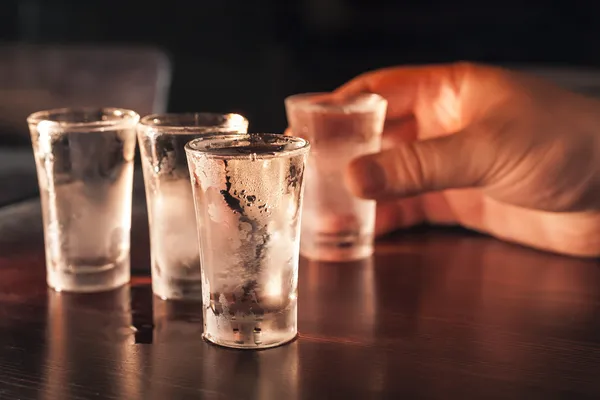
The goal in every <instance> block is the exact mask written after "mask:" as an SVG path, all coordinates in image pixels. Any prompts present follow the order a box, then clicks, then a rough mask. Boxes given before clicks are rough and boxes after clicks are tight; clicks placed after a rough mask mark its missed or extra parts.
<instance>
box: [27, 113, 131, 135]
mask: <svg viewBox="0 0 600 400" xmlns="http://www.w3.org/2000/svg"><path fill="white" fill-rule="evenodd" d="M74 112H82V113H86V112H89V113H91V112H99V113H101V114H102V115H114V116H117V117H121V118H118V119H111V120H96V121H86V122H71V121H56V120H54V119H51V118H50V115H56V114H59V115H60V114H63V115H64V114H67V113H74ZM139 119H140V115H139V114H138V113H137V112H135V111H133V110H130V109H127V108H119V107H62V108H52V109H48V110H40V111H36V112H34V113H32V114H30V115H29V116H28V117H27V123H28V124H30V125H39V124H41V123H44V126H45V128H47V129H48V128H50V129H55V130H60V131H66V132H68V131H83V130H85V131H86V132H93V131H95V132H97V131H104V130H107V128H110V129H111V130H114V129H118V128H135V126H136V125H137V123H138V121H139Z"/></svg>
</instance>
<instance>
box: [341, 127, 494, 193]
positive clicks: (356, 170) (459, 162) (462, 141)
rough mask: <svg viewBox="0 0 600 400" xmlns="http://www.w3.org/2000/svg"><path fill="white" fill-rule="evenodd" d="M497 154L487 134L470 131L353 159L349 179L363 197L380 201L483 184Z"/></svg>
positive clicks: (354, 189)
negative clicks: (486, 141)
mask: <svg viewBox="0 0 600 400" xmlns="http://www.w3.org/2000/svg"><path fill="white" fill-rule="evenodd" d="M486 149H487V152H486V151H484V150H486ZM494 155H495V150H494V149H492V148H491V146H486V145H485V143H484V142H483V138H482V137H481V136H479V135H475V134H472V133H470V132H460V133H455V134H452V135H448V136H441V137H437V138H434V139H427V140H421V141H413V142H403V143H399V144H397V145H396V146H395V147H394V148H392V149H389V150H385V151H382V152H381V153H376V154H369V155H366V156H362V157H359V158H357V159H355V160H353V161H352V162H351V163H350V165H349V166H348V168H347V171H346V181H347V184H348V186H349V187H350V189H351V190H352V192H354V193H355V194H356V195H357V196H359V197H363V198H369V199H378V200H385V199H390V198H395V197H410V196H415V195H418V194H421V193H425V192H432V191H438V190H443V189H451V188H465V187H473V186H480V185H481V184H482V183H483V181H484V179H485V177H486V175H487V173H488V171H490V169H491V167H492V166H493V163H494Z"/></svg>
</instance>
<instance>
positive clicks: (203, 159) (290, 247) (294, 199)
mask: <svg viewBox="0 0 600 400" xmlns="http://www.w3.org/2000/svg"><path fill="white" fill-rule="evenodd" d="M309 148H310V146H309V144H308V142H307V141H305V140H304V139H300V138H294V137H289V136H283V135H277V134H247V135H218V136H206V137H203V138H199V139H195V140H193V141H191V142H190V143H188V144H187V145H186V152H187V156H188V165H189V167H190V175H191V182H192V188H193V192H194V204H195V208H196V219H197V224H198V237H199V241H200V254H201V267H202V292H203V293H202V295H203V300H202V302H203V317H204V333H203V336H204V338H205V339H207V340H208V341H210V342H213V343H215V344H218V345H221V346H226V347H234V348H240V349H261V348H268V347H274V346H278V345H281V344H284V343H287V342H289V341H291V340H292V339H294V338H295V337H296V335H297V332H298V331H297V297H298V294H297V284H298V259H299V239H300V235H299V234H300V222H301V214H302V195H303V189H304V170H305V163H306V158H307V155H308V152H309Z"/></svg>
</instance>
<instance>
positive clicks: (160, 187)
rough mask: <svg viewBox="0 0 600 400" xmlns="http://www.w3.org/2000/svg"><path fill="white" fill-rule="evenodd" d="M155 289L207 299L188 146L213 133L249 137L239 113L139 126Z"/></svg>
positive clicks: (169, 295) (145, 121) (161, 119)
mask: <svg viewBox="0 0 600 400" xmlns="http://www.w3.org/2000/svg"><path fill="white" fill-rule="evenodd" d="M137 130H138V141H139V144H140V152H141V158H142V166H143V171H144V182H145V188H146V203H147V205H148V223H149V227H150V243H151V250H150V258H151V264H152V268H151V270H152V290H153V292H154V294H156V295H157V296H158V297H160V298H162V299H165V300H166V299H187V300H198V301H200V300H202V280H201V279H200V277H201V275H200V255H199V251H198V238H197V229H196V218H195V213H194V200H193V198H192V188H191V186H190V173H189V169H188V166H187V160H186V156H185V150H184V147H185V144H186V143H187V142H189V141H190V140H192V139H195V138H197V137H200V136H202V135H206V134H207V133H211V132H212V133H218V132H221V133H246V131H247V130H248V120H247V119H246V118H244V117H242V116H241V115H238V114H213V113H194V114H192V113H190V114H164V115H149V116H146V117H144V118H142V120H141V121H140V123H139V124H138V128H137Z"/></svg>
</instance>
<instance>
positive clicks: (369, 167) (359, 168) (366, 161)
mask: <svg viewBox="0 0 600 400" xmlns="http://www.w3.org/2000/svg"><path fill="white" fill-rule="evenodd" d="M349 175H350V182H351V185H352V189H353V190H354V191H355V192H357V194H358V195H360V196H364V197H373V196H375V195H377V194H379V193H381V192H383V191H384V190H385V188H386V177H385V170H384V169H383V167H382V166H381V165H380V164H379V163H378V162H377V160H376V159H375V158H373V157H370V156H367V157H363V158H360V159H358V160H355V161H354V162H352V163H351V164H350V171H349Z"/></svg>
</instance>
